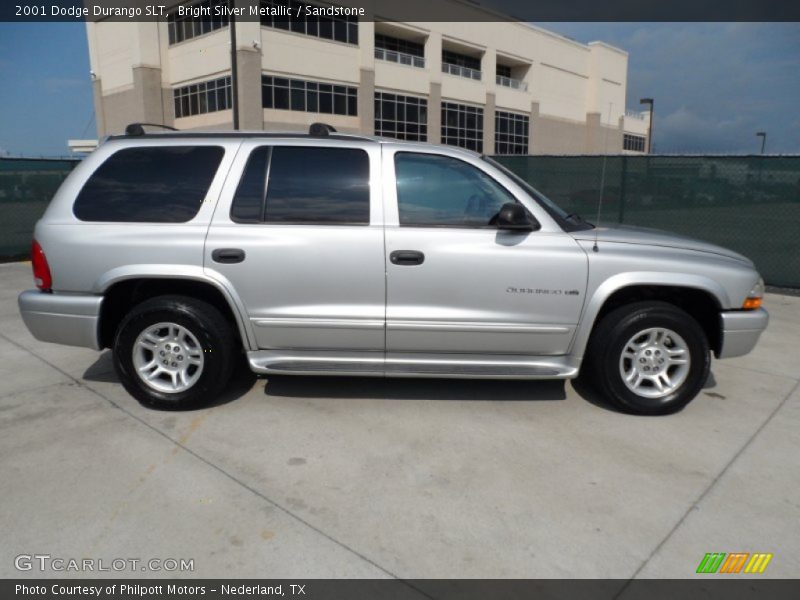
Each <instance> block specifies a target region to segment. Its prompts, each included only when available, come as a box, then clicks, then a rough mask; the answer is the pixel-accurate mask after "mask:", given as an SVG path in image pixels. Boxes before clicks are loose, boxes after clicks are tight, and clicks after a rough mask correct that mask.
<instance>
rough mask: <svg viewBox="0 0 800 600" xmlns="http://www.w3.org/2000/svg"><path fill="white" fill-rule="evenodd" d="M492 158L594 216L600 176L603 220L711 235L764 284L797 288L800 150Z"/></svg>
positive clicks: (702, 236)
mask: <svg viewBox="0 0 800 600" xmlns="http://www.w3.org/2000/svg"><path fill="white" fill-rule="evenodd" d="M495 158H496V160H497V161H498V162H501V163H502V164H504V165H505V166H507V167H508V168H509V169H511V170H512V171H514V172H515V173H517V174H518V175H519V176H520V177H522V178H523V179H525V180H526V181H527V182H529V183H530V184H531V185H532V186H533V187H534V188H536V189H538V190H539V191H540V192H542V193H543V194H545V195H546V196H548V197H549V198H551V199H552V200H554V201H556V202H557V203H558V204H559V205H560V206H562V207H563V208H564V209H566V210H568V211H569V212H577V213H578V214H580V215H581V216H582V217H583V218H585V219H586V220H587V221H589V222H592V223H594V222H595V221H596V220H597V206H598V201H599V199H600V197H601V193H600V183H601V180H603V179H604V180H605V184H604V186H603V192H602V199H603V203H602V211H601V216H600V221H601V224H607V225H611V224H614V223H623V224H625V225H636V226H640V227H653V228H656V229H664V230H667V231H673V232H675V233H680V234H683V235H688V236H691V237H694V238H697V239H701V240H705V241H708V242H713V243H715V244H719V245H721V246H725V247H726V248H730V249H731V250H735V251H737V252H740V253H742V254H744V255H745V256H747V257H748V258H750V259H751V260H753V261H754V262H755V263H756V267H757V268H758V270H759V271H760V272H761V274H762V275H763V276H764V279H765V280H766V282H767V283H768V284H770V285H775V286H785V287H796V288H800V156H608V157H605V158H604V157H602V156H499V157H495ZM604 163H605V177H603V168H604V167H603V164H604Z"/></svg>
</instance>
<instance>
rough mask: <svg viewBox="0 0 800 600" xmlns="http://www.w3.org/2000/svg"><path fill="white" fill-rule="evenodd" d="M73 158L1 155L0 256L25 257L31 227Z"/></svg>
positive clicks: (54, 191) (5, 257) (28, 251)
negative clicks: (9, 156) (11, 156)
mask: <svg viewBox="0 0 800 600" xmlns="http://www.w3.org/2000/svg"><path fill="white" fill-rule="evenodd" d="M76 164H78V161H76V160H68V159H66V160H55V159H53V160H51V159H40V158H0V259H2V260H9V259H14V258H27V257H28V256H29V254H30V250H31V237H32V236H33V226H34V225H35V224H36V221H37V220H39V217H41V216H42V213H44V209H45V208H47V204H48V203H49V202H50V199H51V198H52V197H53V194H55V193H56V190H57V189H58V186H59V185H61V182H62V181H64V178H65V177H66V176H67V175H69V172H70V171H72V169H74V168H75V165H76Z"/></svg>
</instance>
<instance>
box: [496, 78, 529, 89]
mask: <svg viewBox="0 0 800 600" xmlns="http://www.w3.org/2000/svg"><path fill="white" fill-rule="evenodd" d="M497 85H502V86H505V87H508V88H511V89H514V90H522V91H523V92H527V91H528V84H527V83H525V82H524V81H521V80H519V79H514V78H513V77H506V76H505V75H498V76H497Z"/></svg>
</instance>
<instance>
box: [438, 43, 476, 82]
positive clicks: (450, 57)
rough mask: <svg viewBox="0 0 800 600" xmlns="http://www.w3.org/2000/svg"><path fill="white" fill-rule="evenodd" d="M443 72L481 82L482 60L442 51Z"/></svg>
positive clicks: (450, 51)
mask: <svg viewBox="0 0 800 600" xmlns="http://www.w3.org/2000/svg"><path fill="white" fill-rule="evenodd" d="M442 72H443V73H449V74H450V75H458V76H459V77H466V78H467V79H477V80H478V81H480V79H481V59H480V58H475V57H474V56H467V55H466V54H459V53H458V52H453V51H452V50H442Z"/></svg>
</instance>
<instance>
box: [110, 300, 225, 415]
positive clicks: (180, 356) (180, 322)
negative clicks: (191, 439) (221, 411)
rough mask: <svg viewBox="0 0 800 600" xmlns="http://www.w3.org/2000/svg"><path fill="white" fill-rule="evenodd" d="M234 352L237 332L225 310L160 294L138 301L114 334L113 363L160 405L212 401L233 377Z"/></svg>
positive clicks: (142, 397) (129, 385)
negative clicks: (223, 313) (233, 329)
mask: <svg viewBox="0 0 800 600" xmlns="http://www.w3.org/2000/svg"><path fill="white" fill-rule="evenodd" d="M235 356H236V344H235V338H234V335H233V332H232V330H231V327H230V325H229V324H228V323H227V321H226V320H225V318H224V317H223V316H222V314H220V312H219V311H218V310H217V309H216V308H214V307H213V306H211V305H210V304H208V303H206V302H203V301H200V300H195V299H193V298H189V297H184V296H159V297H156V298H152V299H150V300H146V301H145V302H142V303H141V304H139V305H137V306H136V307H135V308H134V309H133V310H131V312H130V313H128V315H127V316H126V317H125V318H124V319H123V320H122V323H121V324H120V326H119V328H118V329H117V334H116V337H115V340H114V367H115V368H116V371H117V374H118V376H119V378H120V381H121V382H122V385H123V386H124V387H125V389H126V390H127V391H128V392H129V393H130V394H131V395H132V396H134V397H135V398H136V399H137V400H139V401H140V402H142V403H143V404H146V405H149V406H152V407H156V408H168V409H169V408H189V407H192V406H197V405H202V404H205V403H208V402H211V401H213V400H214V399H215V398H216V397H217V396H218V395H219V394H220V393H221V392H222V390H223V389H224V388H225V385H226V383H227V382H228V380H229V379H230V375H231V371H232V370H233V366H234V357H235Z"/></svg>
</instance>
